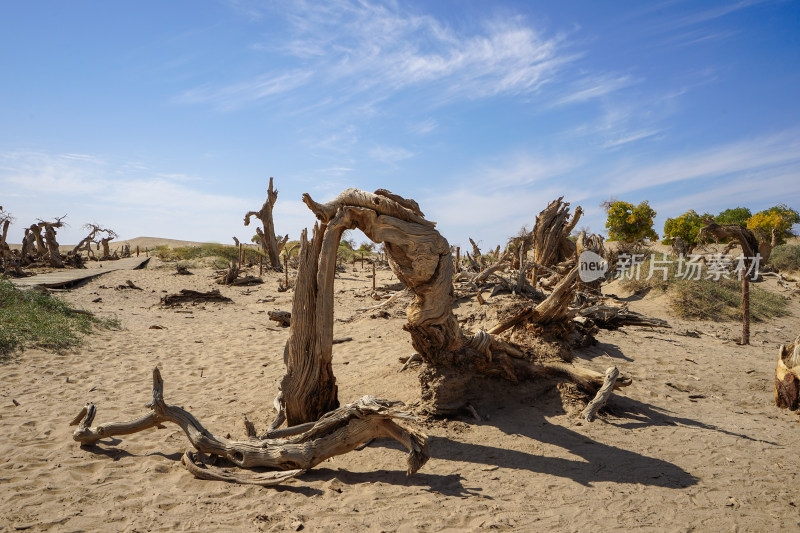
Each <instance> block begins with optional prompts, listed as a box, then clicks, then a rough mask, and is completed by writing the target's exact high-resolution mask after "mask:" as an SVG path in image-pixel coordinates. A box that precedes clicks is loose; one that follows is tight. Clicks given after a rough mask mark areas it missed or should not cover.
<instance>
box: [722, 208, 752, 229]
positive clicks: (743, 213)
mask: <svg viewBox="0 0 800 533" xmlns="http://www.w3.org/2000/svg"><path fill="white" fill-rule="evenodd" d="M751 216H753V214H752V213H751V212H750V210H749V209H748V208H746V207H734V208H733V209H726V210H725V211H722V212H720V214H719V215H717V216H715V217H714V222H716V223H717V224H738V225H739V226H742V227H743V228H746V227H747V219H749V218H750V217H751Z"/></svg>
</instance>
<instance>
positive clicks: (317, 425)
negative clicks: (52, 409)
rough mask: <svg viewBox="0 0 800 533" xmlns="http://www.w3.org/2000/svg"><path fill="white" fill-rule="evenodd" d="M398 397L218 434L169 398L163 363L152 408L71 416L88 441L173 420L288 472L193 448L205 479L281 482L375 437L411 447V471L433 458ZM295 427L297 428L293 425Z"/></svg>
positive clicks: (229, 451)
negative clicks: (286, 433)
mask: <svg viewBox="0 0 800 533" xmlns="http://www.w3.org/2000/svg"><path fill="white" fill-rule="evenodd" d="M392 405H393V404H392V403H391V402H387V401H385V400H377V399H375V398H373V397H372V396H364V397H362V398H361V399H359V400H358V401H356V402H354V403H351V404H348V405H345V406H343V407H340V408H338V409H336V410H334V411H331V412H329V413H327V414H325V415H323V416H322V417H321V418H320V419H319V420H317V421H316V422H314V423H312V424H310V427H308V426H305V427H306V428H307V429H305V430H304V431H302V432H301V433H299V434H295V435H292V436H290V437H288V438H281V439H271V438H269V439H258V438H249V439H247V440H243V441H236V440H230V439H226V438H222V437H215V436H214V435H212V434H211V432H210V431H208V430H207V429H206V428H204V427H203V426H202V425H201V424H200V422H199V421H198V420H197V419H196V418H195V417H194V416H192V414H191V413H189V412H188V411H186V410H184V409H182V408H180V407H178V406H175V405H168V404H167V403H165V402H164V381H163V380H162V379H161V373H160V372H159V370H158V368H157V367H156V368H154V369H153V401H152V402H151V403H150V404H149V405H148V407H149V408H150V409H151V412H150V413H148V414H146V415H144V416H142V417H140V418H137V419H136V420H131V421H128V422H109V423H106V424H101V425H99V426H94V427H92V426H91V424H92V422H93V421H94V417H95V415H96V413H97V410H96V408H95V406H94V404H92V403H89V404H87V405H86V406H85V407H83V409H81V412H80V413H79V414H78V416H77V417H75V419H74V420H73V421H72V422H71V424H70V425H77V426H78V428H77V429H76V430H75V431H74V433H73V434H72V438H73V439H74V440H75V441H76V442H79V443H81V445H84V446H91V445H93V444H95V443H96V442H97V441H99V440H100V439H104V438H107V437H113V436H118V435H129V434H132V433H137V432H140V431H144V430H146V429H149V428H152V427H158V426H160V425H161V424H163V423H164V422H172V423H174V424H177V425H178V426H180V427H181V429H182V430H183V432H184V433H185V434H186V437H187V438H188V439H189V442H190V443H191V444H192V446H194V447H195V449H197V450H198V451H199V452H202V453H206V454H213V455H216V456H219V457H222V458H224V459H226V460H228V461H230V462H231V463H233V464H234V465H236V466H239V467H241V468H251V467H259V466H260V467H270V468H275V469H277V470H281V471H282V472H270V473H263V474H256V473H251V472H235V471H231V470H228V469H221V468H217V467H213V466H212V465H209V464H208V463H206V462H205V461H198V459H197V457H198V456H197V455H195V454H193V453H191V452H187V453H186V454H185V455H184V456H183V459H182V463H183V464H184V466H185V467H186V468H187V469H188V470H189V471H190V472H191V473H192V474H194V475H195V476H197V477H200V478H203V479H211V480H220V481H229V482H235V483H250V484H257V485H275V484H278V483H281V482H283V481H286V480H288V479H291V478H293V477H297V476H299V475H300V474H302V473H304V472H305V471H306V470H308V469H310V468H313V467H314V466H316V465H318V464H319V463H321V462H322V461H324V460H326V459H328V458H330V457H333V456H336V455H341V454H344V453H347V452H349V451H352V450H353V449H355V448H356V447H357V446H359V445H361V444H363V443H364V442H367V441H369V440H370V439H375V438H381V437H390V438H393V439H395V440H397V441H398V442H400V443H401V444H402V445H403V446H404V447H405V448H406V449H407V450H408V452H409V453H408V459H407V463H408V468H407V473H408V475H411V474H414V473H415V472H417V470H419V469H420V468H421V467H422V466H423V465H424V464H425V463H426V462H427V460H428V457H429V455H428V448H427V444H426V439H427V436H426V435H424V434H422V433H419V432H417V431H414V430H410V429H406V428H404V427H403V426H401V425H399V424H397V423H396V422H395V421H394V420H395V419H405V420H415V418H414V417H413V416H412V415H410V414H409V413H405V412H402V411H397V410H395V409H393V408H392ZM289 429H292V428H289Z"/></svg>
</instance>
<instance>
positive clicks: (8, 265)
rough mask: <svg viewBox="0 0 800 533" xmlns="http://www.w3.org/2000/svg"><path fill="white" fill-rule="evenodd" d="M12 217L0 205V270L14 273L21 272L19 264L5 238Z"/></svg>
mask: <svg viewBox="0 0 800 533" xmlns="http://www.w3.org/2000/svg"><path fill="white" fill-rule="evenodd" d="M12 220H13V217H12V216H11V214H10V213H8V212H6V211H3V207H2V206H0V224H1V225H2V231H0V272H14V273H15V274H18V275H19V274H22V271H21V270H20V265H19V258H18V257H17V256H16V255H14V253H13V252H12V251H11V247H10V246H9V245H8V242H7V241H6V238H7V237H8V227H9V226H10V225H11V221H12Z"/></svg>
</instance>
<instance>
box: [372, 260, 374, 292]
mask: <svg viewBox="0 0 800 533" xmlns="http://www.w3.org/2000/svg"><path fill="white" fill-rule="evenodd" d="M372 292H375V261H373V262H372Z"/></svg>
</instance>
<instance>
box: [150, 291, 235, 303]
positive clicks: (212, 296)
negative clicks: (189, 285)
mask: <svg viewBox="0 0 800 533" xmlns="http://www.w3.org/2000/svg"><path fill="white" fill-rule="evenodd" d="M184 302H193V303H196V302H223V303H230V302H233V300H231V299H230V298H228V297H227V296H223V295H222V294H220V292H219V290H218V289H214V290H213V291H208V292H198V291H193V290H191V289H181V292H179V293H177V294H168V295H167V296H164V297H163V298H161V305H163V306H164V307H172V306H175V305H180V304H182V303H184Z"/></svg>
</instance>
